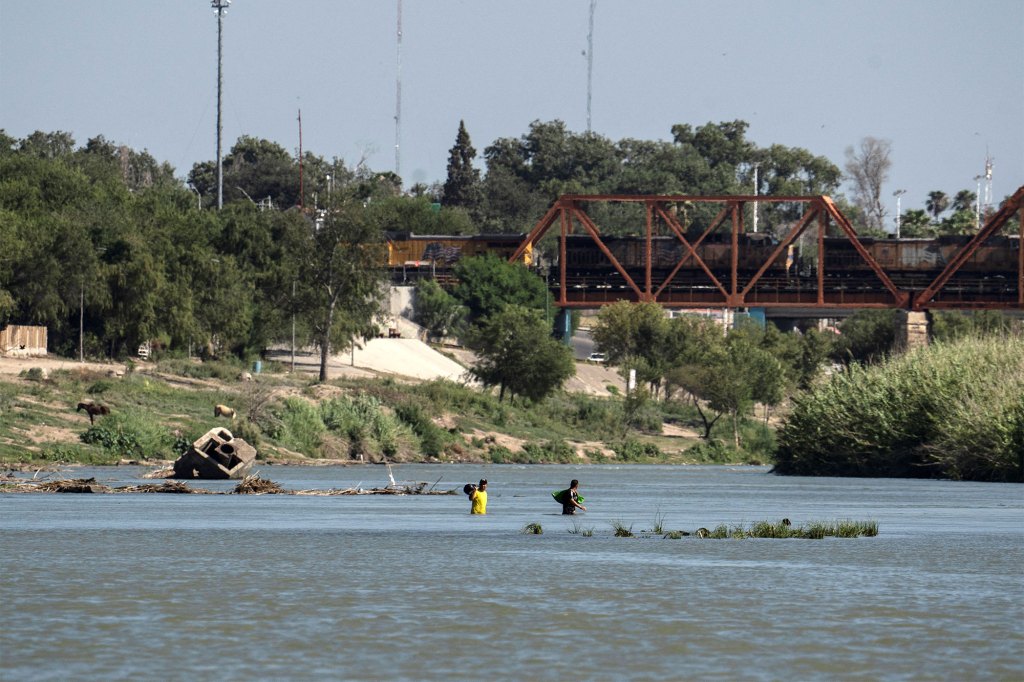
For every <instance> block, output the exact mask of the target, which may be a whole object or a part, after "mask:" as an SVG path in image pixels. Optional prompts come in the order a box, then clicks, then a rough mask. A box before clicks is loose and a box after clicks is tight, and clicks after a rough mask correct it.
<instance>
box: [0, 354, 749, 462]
mask: <svg viewBox="0 0 1024 682" xmlns="http://www.w3.org/2000/svg"><path fill="white" fill-rule="evenodd" d="M581 364H583V365H585V363H581ZM2 365H3V367H2V368H0V370H2V371H0V467H7V468H18V467H24V468H25V469H38V468H45V467H47V466H50V465H54V464H60V463H81V464H89V465H96V464H102V465H116V464H121V463H130V462H143V461H145V462H152V463H167V462H171V461H173V460H174V459H175V458H176V457H177V456H178V454H180V453H181V452H182V451H183V450H184V449H186V448H187V447H188V444H190V443H191V442H192V441H193V440H195V439H196V438H198V437H199V436H200V435H202V434H203V433H205V432H206V431H208V430H209V429H210V428H213V427H222V428H227V429H229V430H231V432H232V433H233V434H234V435H235V436H236V437H240V438H243V439H245V440H246V441H247V442H249V443H250V444H252V445H254V446H255V447H256V448H257V451H258V453H259V454H258V458H259V461H260V462H261V463H264V464H268V465H273V464H293V463H294V464H308V465H325V464H360V463H375V462H384V461H388V462H477V463H490V462H506V463H556V462H560V463H601V462H646V463H678V464H687V463H688V464H696V463H708V462H719V463H722V462H735V463H763V457H757V456H752V455H751V454H750V453H732V454H731V455H730V453H729V452H728V451H726V450H724V449H723V448H708V447H707V445H708V444H707V443H705V442H704V441H702V440H701V439H700V438H699V437H698V435H697V431H696V428H697V418H696V416H695V415H690V416H689V419H690V421H687V415H686V414H685V411H681V410H679V409H676V408H677V407H678V406H669V407H670V408H672V409H670V410H669V411H668V412H667V413H664V414H663V413H660V412H654V411H649V413H648V414H646V415H644V420H645V422H644V424H643V425H642V426H640V427H639V428H636V427H629V428H627V427H626V426H625V423H624V421H623V420H624V418H625V417H624V415H623V400H622V398H621V397H620V394H619V391H618V389H617V387H616V386H615V384H614V383H609V384H607V385H606V386H605V388H606V389H607V390H606V395H604V396H601V395H597V394H596V393H597V391H595V390H593V389H591V390H586V391H581V392H565V393H562V394H559V395H557V396H555V397H553V398H550V399H548V400H547V401H545V402H544V403H543V404H539V405H527V404H525V403H523V402H522V401H520V402H518V403H513V402H511V401H506V402H503V403H502V402H498V401H497V398H496V397H495V396H494V395H491V394H489V393H487V392H482V391H480V390H479V389H477V388H474V387H472V386H466V385H462V384H459V383H456V382H452V381H450V380H417V379H414V378H409V377H346V376H341V377H339V378H337V379H334V380H332V381H330V382H327V383H323V384H321V383H318V382H316V381H315V380H314V377H312V376H311V375H309V374H305V373H300V372H296V373H294V374H293V373H291V372H289V371H286V370H287V369H289V367H288V364H281V363H276V362H264V363H263V365H262V367H261V369H262V370H263V371H262V373H260V374H256V375H253V374H252V373H250V372H249V371H248V370H247V368H246V367H244V366H242V365H241V364H240V363H218V362H212V363H200V362H198V361H193V360H188V359H176V360H166V361H162V362H159V363H151V362H139V363H130V364H128V365H113V364H111V365H105V364H99V363H86V364H79V363H74V362H72V361H67V360H60V359H55V358H25V359H16V360H15V359H11V358H6V359H5V361H4V362H3V363H2ZM15 368H17V369H18V372H17V373H15V372H14V371H13V369H15ZM595 372H602V373H609V370H607V369H606V368H603V367H598V368H595V367H593V366H591V365H585V369H583V370H582V371H581V372H580V374H582V375H585V376H586V377H587V379H586V380H585V381H586V382H589V383H590V385H591V386H593V384H594V383H595V379H594V376H596V374H595ZM598 381H599V379H598ZM87 405H94V406H102V407H103V408H105V409H106V410H107V411H108V414H102V413H100V412H99V411H98V410H95V409H94V410H93V412H95V413H96V414H95V415H94V416H93V417H90V415H89V414H88V412H89V410H88V409H83V408H84V407H85V406H87ZM217 405H223V406H228V407H230V408H231V409H232V410H234V412H235V417H234V418H221V417H215V416H214V408H215V406H217Z"/></svg>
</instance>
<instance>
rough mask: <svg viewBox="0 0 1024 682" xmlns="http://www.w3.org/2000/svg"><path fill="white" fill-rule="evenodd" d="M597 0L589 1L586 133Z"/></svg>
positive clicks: (588, 118) (591, 82)
mask: <svg viewBox="0 0 1024 682" xmlns="http://www.w3.org/2000/svg"><path fill="white" fill-rule="evenodd" d="M596 7H597V0H590V27H589V30H588V31H587V132H588V133H589V132H590V130H591V128H590V99H591V92H592V90H593V81H594V9H595V8H596Z"/></svg>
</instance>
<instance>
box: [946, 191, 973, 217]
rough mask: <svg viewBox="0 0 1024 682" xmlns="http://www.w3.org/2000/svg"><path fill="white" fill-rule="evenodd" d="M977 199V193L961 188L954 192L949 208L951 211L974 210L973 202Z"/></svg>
mask: <svg viewBox="0 0 1024 682" xmlns="http://www.w3.org/2000/svg"><path fill="white" fill-rule="evenodd" d="M977 200H978V195H977V194H975V193H974V192H972V191H971V190H969V189H962V190H960V191H959V192H957V193H956V196H955V197H953V203H952V204H951V205H950V208H952V209H953V211H954V212H955V211H973V210H975V206H976V204H975V202H976V201H977Z"/></svg>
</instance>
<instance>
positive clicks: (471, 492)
mask: <svg viewBox="0 0 1024 682" xmlns="http://www.w3.org/2000/svg"><path fill="white" fill-rule="evenodd" d="M463 490H464V491H465V493H466V495H468V496H469V502H470V508H469V513H470V514H486V513H487V479H486V478H481V479H480V485H477V486H474V485H473V484H472V483H467V484H466V487H465V488H463Z"/></svg>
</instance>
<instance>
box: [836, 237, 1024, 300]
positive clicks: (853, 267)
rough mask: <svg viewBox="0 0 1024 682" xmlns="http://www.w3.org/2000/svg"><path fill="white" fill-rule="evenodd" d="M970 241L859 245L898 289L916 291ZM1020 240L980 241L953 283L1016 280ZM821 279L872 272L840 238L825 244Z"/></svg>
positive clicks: (941, 239) (870, 241) (869, 242)
mask: <svg viewBox="0 0 1024 682" xmlns="http://www.w3.org/2000/svg"><path fill="white" fill-rule="evenodd" d="M970 239H971V237H970V236H960V235H945V236H941V237H936V238H933V239H921V238H914V239H875V238H871V237H862V238H861V239H860V243H861V244H862V245H863V246H864V248H865V250H866V251H867V252H868V253H869V254H870V255H871V257H872V258H874V260H875V261H877V262H878V264H879V265H880V266H881V268H882V269H883V270H884V271H885V272H886V274H888V275H889V277H890V278H891V279H892V280H893V283H894V284H896V285H897V286H901V287H905V288H919V287H923V286H926V285H927V284H928V283H930V282H931V281H932V280H934V279H935V277H937V276H938V275H939V274H940V273H941V272H942V271H943V270H944V269H945V268H946V266H947V265H948V264H949V262H950V260H952V259H953V257H954V256H955V255H956V254H957V253H958V252H959V251H960V250H961V249H963V248H964V247H965V246H966V245H967V243H968V242H969V241H970ZM1019 252H1020V238H1019V237H1016V236H1013V237H1007V236H1001V235H1000V236H994V237H991V238H989V239H988V240H986V241H985V243H983V244H982V245H981V246H979V247H978V249H977V250H976V251H975V252H974V253H973V254H972V255H971V257H970V258H968V259H967V260H966V261H965V262H964V263H963V265H961V267H960V269H959V270H958V272H957V276H958V277H973V278H975V279H978V278H981V279H984V278H995V277H1004V278H1005V277H1015V276H1016V273H1017V268H1018V263H1019V261H1018V254H1019ZM825 276H826V277H841V278H853V277H860V276H863V277H872V278H873V274H872V271H871V266H870V265H868V263H867V262H866V261H865V260H864V259H863V258H862V257H861V255H860V254H859V253H857V250H856V249H855V248H854V246H853V244H852V243H851V242H850V241H849V240H847V239H845V238H840V237H829V238H827V239H826V240H825Z"/></svg>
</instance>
